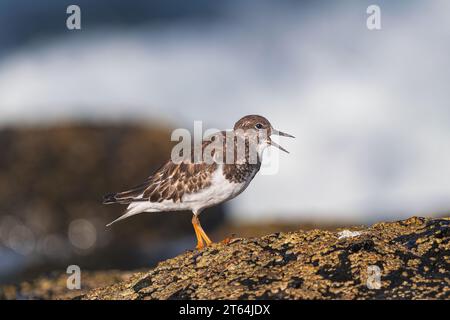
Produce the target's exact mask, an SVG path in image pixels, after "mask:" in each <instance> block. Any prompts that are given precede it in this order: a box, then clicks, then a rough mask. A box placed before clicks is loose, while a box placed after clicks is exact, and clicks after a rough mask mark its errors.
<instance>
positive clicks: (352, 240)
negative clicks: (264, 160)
mask: <svg viewBox="0 0 450 320" xmlns="http://www.w3.org/2000/svg"><path fill="white" fill-rule="evenodd" d="M449 224H450V219H448V218H444V219H426V218H418V217H413V218H410V219H407V220H403V221H397V222H383V223H378V224H375V225H373V226H371V227H369V228H360V229H359V230H354V231H359V232H361V234H359V235H358V236H356V237H344V238H339V233H338V232H331V231H324V230H310V231H301V230H300V231H297V232H289V233H275V234H270V235H267V236H264V237H261V238H250V239H234V240H233V241H231V243H228V244H221V243H217V244H214V245H212V246H210V247H208V248H206V249H204V250H201V251H197V250H192V251H188V252H186V253H184V254H181V255H179V256H177V257H175V258H173V259H169V260H166V261H163V262H161V263H159V265H158V266H157V267H155V268H154V269H152V270H150V271H148V272H143V273H137V274H135V275H133V276H132V277H130V278H129V279H127V280H125V281H122V282H118V283H116V284H113V285H110V286H106V287H103V288H97V289H93V290H91V291H89V292H87V293H86V294H84V295H81V296H79V297H77V298H78V299H448V298H450V244H449V238H450V230H449ZM374 268H375V270H379V273H380V274H379V280H380V283H379V284H378V287H376V288H374V287H373V286H370V285H368V284H369V282H370V281H372V280H373V279H372V278H371V277H372V276H373V275H372V274H371V273H370V272H371V270H374ZM375 280H376V279H375ZM377 288H378V289H377Z"/></svg>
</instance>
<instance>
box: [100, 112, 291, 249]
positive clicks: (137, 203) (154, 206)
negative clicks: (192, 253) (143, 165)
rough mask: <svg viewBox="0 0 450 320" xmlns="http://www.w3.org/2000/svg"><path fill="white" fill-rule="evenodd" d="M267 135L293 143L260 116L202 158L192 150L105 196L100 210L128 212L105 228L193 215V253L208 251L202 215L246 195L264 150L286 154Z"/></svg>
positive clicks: (206, 144) (204, 149) (215, 141)
mask: <svg viewBox="0 0 450 320" xmlns="http://www.w3.org/2000/svg"><path fill="white" fill-rule="evenodd" d="M271 135H280V136H285V137H291V138H293V136H291V135H289V134H287V133H283V132H281V131H278V130H275V129H274V128H273V127H272V125H271V124H270V122H269V121H268V120H267V119H266V118H264V117H262V116H258V115H248V116H245V117H243V118H241V119H240V120H239V121H238V122H236V124H235V125H234V128H233V130H231V131H220V132H217V133H215V134H213V135H211V136H209V138H207V139H205V141H203V142H202V144H201V148H200V149H201V153H200V154H201V157H196V155H195V148H190V150H188V151H187V152H185V153H186V155H185V156H183V152H181V153H180V155H181V160H180V161H174V160H173V159H171V160H169V161H167V162H166V163H165V164H164V165H163V166H162V167H160V168H159V169H158V170H156V172H155V173H154V174H153V175H151V176H150V177H149V178H147V180H146V181H145V182H144V183H142V184H141V185H139V186H136V187H134V188H132V189H130V190H128V191H123V192H119V193H112V194H108V195H106V196H105V197H104V202H103V203H104V204H111V203H119V204H127V205H128V207H127V210H126V212H125V213H124V214H123V215H122V216H120V217H119V218H118V219H116V220H114V221H113V222H111V223H109V224H108V226H110V225H111V224H113V223H115V222H117V221H120V220H123V219H125V218H128V217H131V216H134V215H136V214H139V213H144V212H162V211H181V210H189V211H192V213H193V217H192V225H193V226H194V231H195V235H196V237H197V249H202V248H203V247H204V243H203V241H205V243H206V245H210V244H211V243H212V241H211V240H210V238H209V237H208V236H207V235H206V233H205V231H204V230H203V228H202V227H201V225H200V221H199V218H198V217H199V215H200V213H201V212H202V211H203V210H204V209H206V208H209V207H212V206H214V205H217V204H219V203H222V202H225V201H227V200H230V199H232V198H234V197H236V196H237V195H239V194H240V193H241V192H242V191H244V190H245V188H247V186H248V185H249V183H250V181H252V179H253V178H254V177H255V175H256V173H257V172H258V171H259V169H260V167H261V161H262V155H263V151H264V150H265V149H266V148H267V147H268V146H271V145H272V146H274V147H277V148H279V149H280V150H282V151H285V152H288V151H286V150H285V149H283V148H282V147H281V146H279V145H278V144H276V143H275V142H274V141H272V139H271V138H270V136H271ZM230 142H231V144H230ZM197 150H198V149H197ZM230 150H231V153H230ZM230 159H231V161H230Z"/></svg>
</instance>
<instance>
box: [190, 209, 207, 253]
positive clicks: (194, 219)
mask: <svg viewBox="0 0 450 320" xmlns="http://www.w3.org/2000/svg"><path fill="white" fill-rule="evenodd" d="M192 225H193V226H194V231H195V236H196V237H197V246H196V248H197V249H198V250H201V249H203V247H204V246H205V245H204V244H203V239H202V235H201V233H200V230H199V225H200V223H199V221H198V218H197V216H196V215H194V216H193V217H192Z"/></svg>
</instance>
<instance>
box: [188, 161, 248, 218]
mask: <svg viewBox="0 0 450 320" xmlns="http://www.w3.org/2000/svg"><path fill="white" fill-rule="evenodd" d="M247 185H248V183H246V182H244V183H235V182H230V181H229V180H227V179H225V176H224V175H223V172H222V167H221V166H218V169H217V170H216V171H215V172H214V174H213V177H212V180H211V185H210V186H209V187H207V188H205V189H203V190H201V191H200V192H198V193H192V194H185V195H184V196H183V198H182V202H183V203H185V204H186V205H188V206H189V209H190V210H195V211H201V210H202V209H205V208H209V207H212V206H214V205H217V204H219V203H222V202H225V201H227V200H230V199H232V198H234V197H236V196H237V195H238V194H239V193H241V192H242V191H244V189H245V188H246V187H247Z"/></svg>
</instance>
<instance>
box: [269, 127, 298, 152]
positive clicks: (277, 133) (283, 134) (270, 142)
mask: <svg viewBox="0 0 450 320" xmlns="http://www.w3.org/2000/svg"><path fill="white" fill-rule="evenodd" d="M272 134H275V135H277V136H281V137H289V138H295V137H294V136H293V135H290V134H287V133H284V132H281V131H278V130H275V129H272ZM269 144H270V145H272V146H274V147H276V148H278V149H280V150H281V151H284V152H286V153H289V151H287V150H286V149H284V148H283V147H282V146H280V145H279V144H278V143H276V142H274V141H272V139H269Z"/></svg>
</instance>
